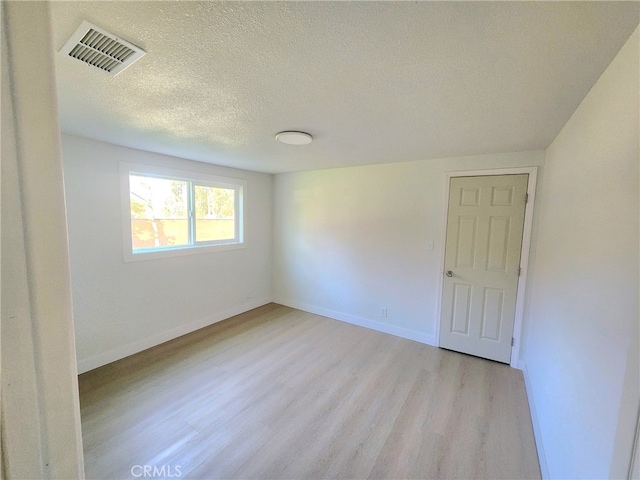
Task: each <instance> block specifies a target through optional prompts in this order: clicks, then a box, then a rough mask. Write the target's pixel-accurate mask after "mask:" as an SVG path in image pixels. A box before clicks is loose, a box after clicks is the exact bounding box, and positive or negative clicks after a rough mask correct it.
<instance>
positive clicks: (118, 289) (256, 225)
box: [62, 135, 272, 371]
mask: <svg viewBox="0 0 640 480" xmlns="http://www.w3.org/2000/svg"><path fill="white" fill-rule="evenodd" d="M62 148H63V150H62V152H63V155H62V156H63V162H64V177H65V184H66V185H65V187H66V195H67V209H68V217H69V241H70V252H71V280H72V286H73V307H74V315H75V323H76V344H77V350H78V359H79V367H80V370H81V371H86V370H89V369H91V368H95V367H97V366H99V365H103V364H106V363H108V362H111V361H114V360H116V359H118V358H122V357H124V356H126V355H130V354H132V353H135V352H137V351H141V350H143V349H145V348H149V347H151V346H153V345H156V344H158V343H161V342H163V341H167V340H169V339H172V338H175V337H176V336H179V335H182V334H184V333H187V332H189V331H193V330H195V329H197V328H201V327H203V326H205V325H208V324H211V323H213V322H215V321H219V320H222V319H224V318H228V317H230V316H232V315H235V314H238V313H241V312H244V311H246V310H249V309H251V308H254V307H257V306H259V305H262V304H265V303H268V302H269V301H271V243H272V238H271V203H272V198H271V196H272V176H271V175H267V174H262V173H254V172H247V171H243V170H236V169H231V168H224V167H217V166H214V165H209V164H205V163H201V162H193V161H189V160H183V159H178V158H174V157H167V156H164V155H159V154H155V153H150V152H143V151H140V150H133V149H129V148H124V147H119V146H115V145H111V144H107V143H103V142H98V141H95V140H90V139H86V138H82V137H76V136H71V135H63V137H62ZM120 161H127V162H134V163H147V164H151V165H159V166H164V167H171V168H176V169H182V170H187V171H194V172H202V173H209V174H214V175H223V176H229V177H234V178H242V179H246V180H247V189H246V194H245V215H246V230H245V238H246V242H247V247H246V248H242V249H237V250H229V251H219V252H213V253H205V254H197V255H189V256H182V257H172V258H164V259H156V260H146V261H137V262H133V263H124V262H123V260H122V258H123V256H122V252H123V250H122V249H123V245H122V233H121V231H122V220H121V215H120V211H121V210H120V183H119V170H118V168H119V162H120Z"/></svg>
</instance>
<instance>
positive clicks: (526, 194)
mask: <svg viewBox="0 0 640 480" xmlns="http://www.w3.org/2000/svg"><path fill="white" fill-rule="evenodd" d="M524 203H529V194H528V193H525V194H524Z"/></svg>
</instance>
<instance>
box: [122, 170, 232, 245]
mask: <svg viewBox="0 0 640 480" xmlns="http://www.w3.org/2000/svg"><path fill="white" fill-rule="evenodd" d="M129 193H130V205H131V234H132V245H133V249H134V250H135V249H147V248H163V247H180V246H188V245H193V244H195V243H200V242H217V241H224V240H233V239H234V238H235V236H236V228H235V193H236V192H235V190H234V189H233V188H223V187H216V186H210V185H200V184H196V183H194V182H192V181H185V180H178V179H172V178H162V177H151V176H143V175H134V174H131V175H129ZM190 202H193V217H190V216H189V210H190V208H189V205H190ZM192 221H193V225H192V223H191V222H192ZM192 229H193V230H192ZM191 232H193V234H192V233H191ZM194 237H195V238H194Z"/></svg>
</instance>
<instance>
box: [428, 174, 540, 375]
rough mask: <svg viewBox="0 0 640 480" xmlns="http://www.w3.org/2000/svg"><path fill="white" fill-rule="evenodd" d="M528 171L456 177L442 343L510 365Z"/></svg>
mask: <svg viewBox="0 0 640 480" xmlns="http://www.w3.org/2000/svg"><path fill="white" fill-rule="evenodd" d="M527 182H528V175H526V174H525V175H497V176H478V177H454V178H452V179H451V184H450V189H449V213H448V218H447V240H446V246H445V268H444V270H445V272H449V271H450V272H451V277H449V276H446V275H445V277H444V285H443V293H442V317H441V320H440V346H441V347H443V348H449V349H451V350H457V351H460V352H464V353H469V354H471V355H477V356H479V357H484V358H489V359H491V360H497V361H500V362H505V363H509V360H510V357H511V336H512V334H513V323H514V315H515V304H516V292H517V285H518V270H519V267H520V250H521V248H522V232H523V225H524V209H525V202H526V193H527Z"/></svg>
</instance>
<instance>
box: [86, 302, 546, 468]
mask: <svg viewBox="0 0 640 480" xmlns="http://www.w3.org/2000/svg"><path fill="white" fill-rule="evenodd" d="M79 385H80V402H81V412H82V433H83V440H84V451H85V464H86V465H85V468H86V474H87V478H89V479H97V478H104V479H116V478H118V479H119V478H189V479H217V478H230V479H231V478H232V479H252V478H256V479H267V478H269V479H316V478H318V479H319V478H336V479H338V478H339V479H347V478H375V479H403V478H415V479H419V478H469V479H470V478H474V479H475V478H491V479H496V478H508V479H516V478H540V470H539V467H538V461H537V455H536V447H535V443H534V439H533V431H532V427H531V420H530V416H529V410H528V404H527V398H526V394H525V389H524V382H523V378H522V373H521V372H520V371H517V370H514V369H512V368H510V367H509V366H507V365H502V364H498V363H495V362H491V361H488V360H482V359H479V358H475V357H470V356H467V355H463V354H459V353H455V352H450V351H447V350H442V349H438V348H434V347H430V346H427V345H422V344H420V343H417V342H413V341H410V340H405V339H402V338H398V337H394V336H391V335H386V334H383V333H379V332H375V331H372V330H368V329H365V328H361V327H357V326H353V325H349V324H346V323H342V322H339V321H336V320H331V319H328V318H325V317H320V316H317V315H313V314H309V313H305V312H301V311H298V310H294V309H291V308H288V307H283V306H280V305H276V304H269V305H265V306H263V307H260V308H258V309H255V310H252V311H250V312H247V313H244V314H242V315H238V316H236V317H233V318H231V319H229V320H225V321H223V322H220V323H217V324H215V325H212V326H210V327H207V328H204V329H202V330H199V331H197V332H194V333H192V334H189V335H186V336H184V337H180V338H178V339H176V340H172V341H171V342H167V343H165V344H163V345H160V346H158V347H155V348H152V349H150V350H147V351H144V352H141V353H139V354H136V355H133V356H131V357H128V358H126V359H123V360H120V361H118V362H115V363H112V364H109V365H106V366H104V367H101V368H99V369H96V370H93V371H91V372H88V373H85V374H83V375H81V376H80V377H79ZM154 467H155V468H154ZM145 468H146V469H147V470H146V473H149V474H150V475H152V476H144V474H145V470H144V469H145Z"/></svg>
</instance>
